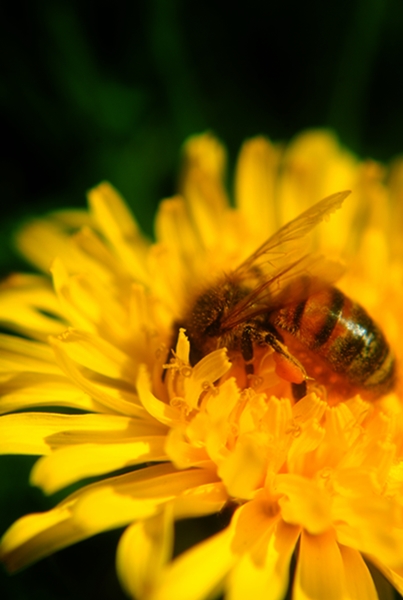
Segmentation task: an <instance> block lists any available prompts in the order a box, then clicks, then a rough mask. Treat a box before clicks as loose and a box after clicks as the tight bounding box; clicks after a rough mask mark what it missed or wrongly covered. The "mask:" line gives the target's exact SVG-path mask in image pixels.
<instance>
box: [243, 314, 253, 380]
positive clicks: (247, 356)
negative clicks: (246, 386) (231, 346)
mask: <svg viewBox="0 0 403 600" xmlns="http://www.w3.org/2000/svg"><path fill="white" fill-rule="evenodd" d="M255 337H256V332H255V329H254V328H253V327H251V326H250V325H246V326H245V327H244V329H243V331H242V337H241V354H242V358H243V359H244V361H245V372H246V374H247V375H253V374H254V367H253V358H254V352H253V340H254V338H255Z"/></svg>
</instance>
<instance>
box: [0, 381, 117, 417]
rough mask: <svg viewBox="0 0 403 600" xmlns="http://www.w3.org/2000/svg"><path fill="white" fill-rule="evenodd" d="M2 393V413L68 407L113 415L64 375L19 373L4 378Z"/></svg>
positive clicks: (1, 386)
mask: <svg viewBox="0 0 403 600" xmlns="http://www.w3.org/2000/svg"><path fill="white" fill-rule="evenodd" d="M0 390H1V394H2V396H1V399H0V413H2V414H4V413H7V412H12V411H15V410H21V409H24V408H25V409H27V408H32V407H34V406H40V407H45V406H48V407H49V406H59V407H62V406H65V407H68V408H78V409H80V410H86V411H90V412H101V413H108V412H110V411H108V410H107V409H106V407H105V406H102V404H99V403H98V402H96V401H95V400H93V399H92V398H91V397H90V396H89V395H88V394H86V393H85V392H83V391H82V390H80V389H79V388H77V387H76V386H75V385H74V384H73V383H72V382H71V381H69V380H68V379H67V377H64V376H63V375H62V376H58V375H43V374H42V373H38V374H36V373H18V374H15V375H13V376H9V377H7V379H4V380H3V381H2V382H1V384H0Z"/></svg>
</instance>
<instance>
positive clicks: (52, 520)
mask: <svg viewBox="0 0 403 600" xmlns="http://www.w3.org/2000/svg"><path fill="white" fill-rule="evenodd" d="M85 537H87V534H86V532H85V531H82V530H80V528H78V527H77V525H76V524H74V523H73V522H72V520H71V518H70V506H69V505H61V506H58V507H56V508H54V509H53V510H51V511H48V512H46V513H42V514H35V515H28V516H26V517H22V519H19V520H18V521H16V522H15V523H14V524H13V525H12V526H11V527H10V529H9V530H8V531H6V533H5V534H4V536H3V538H2V540H1V545H0V559H1V560H2V561H3V562H4V563H5V565H6V566H7V569H8V570H9V571H17V570H18V569H21V568H23V567H25V566H27V565H28V564H30V563H33V562H35V561H37V560H39V559H41V558H44V557H45V556H49V555H50V554H53V552H56V550H60V549H61V548H65V547H66V546H69V545H70V544H74V543H76V542H78V541H80V540H82V539H84V538H85Z"/></svg>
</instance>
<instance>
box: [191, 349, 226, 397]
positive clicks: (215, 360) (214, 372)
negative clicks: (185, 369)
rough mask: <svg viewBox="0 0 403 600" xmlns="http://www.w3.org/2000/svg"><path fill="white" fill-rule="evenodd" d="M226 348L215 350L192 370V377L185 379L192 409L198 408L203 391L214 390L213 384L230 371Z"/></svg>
mask: <svg viewBox="0 0 403 600" xmlns="http://www.w3.org/2000/svg"><path fill="white" fill-rule="evenodd" d="M230 368H231V363H230V361H229V360H228V356H227V352H226V350H225V348H222V349H220V350H215V351H214V352H211V353H210V354H208V355H207V356H205V357H204V358H202V359H201V360H200V361H199V362H198V363H197V364H196V366H195V367H194V368H193V369H192V373H191V375H190V377H186V378H185V379H184V387H185V400H186V404H187V405H188V406H189V408H190V409H193V408H196V407H197V405H198V403H199V400H200V395H201V393H202V392H203V391H205V390H207V389H209V388H212V386H213V383H214V382H215V381H217V380H218V379H220V377H222V376H223V375H225V373H227V371H229V369H230Z"/></svg>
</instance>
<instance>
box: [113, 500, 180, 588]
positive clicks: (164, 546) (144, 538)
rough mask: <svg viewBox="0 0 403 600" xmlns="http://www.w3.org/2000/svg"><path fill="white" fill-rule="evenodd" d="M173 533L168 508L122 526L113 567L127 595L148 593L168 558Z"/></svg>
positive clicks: (156, 581) (170, 551) (170, 514)
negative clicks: (132, 523) (124, 526)
mask: <svg viewBox="0 0 403 600" xmlns="http://www.w3.org/2000/svg"><path fill="white" fill-rule="evenodd" d="M173 533H174V532H173V517H172V511H171V510H167V509H165V510H164V511H161V513H159V514H157V515H155V516H154V517H151V518H149V519H147V520H144V521H141V522H139V523H135V524H134V525H131V526H130V527H128V528H127V529H126V531H125V532H124V534H123V535H122V537H121V539H120V541H119V546H118V551H117V556H116V567H117V572H118V577H119V579H120V581H121V583H122V586H123V588H124V589H125V590H126V592H127V593H128V594H129V595H131V596H133V597H135V598H144V597H148V596H149V595H150V593H151V590H152V589H153V588H154V587H155V586H156V584H157V583H158V580H159V578H160V576H161V571H162V568H163V567H164V566H165V564H166V563H167V561H168V560H169V559H170V558H171V554H172V550H173Z"/></svg>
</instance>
